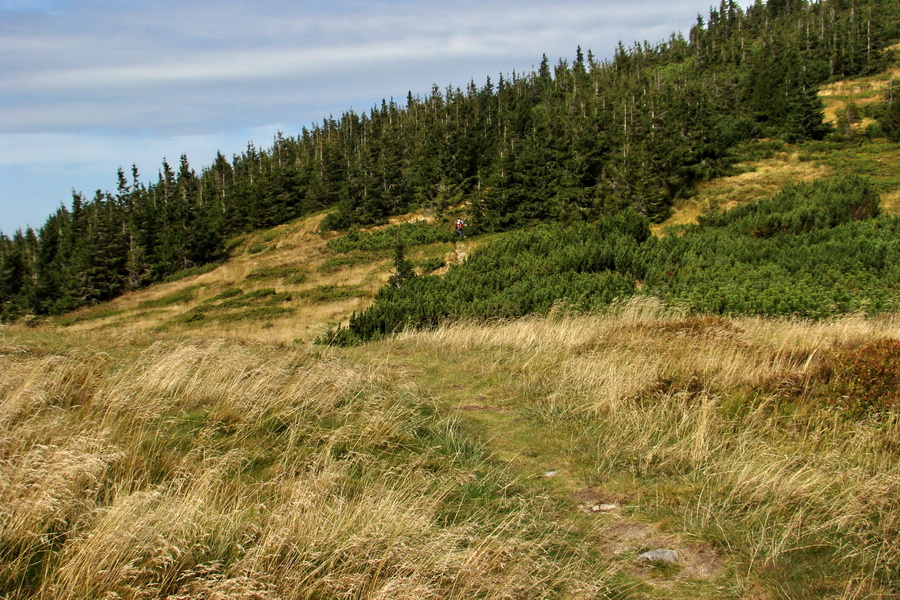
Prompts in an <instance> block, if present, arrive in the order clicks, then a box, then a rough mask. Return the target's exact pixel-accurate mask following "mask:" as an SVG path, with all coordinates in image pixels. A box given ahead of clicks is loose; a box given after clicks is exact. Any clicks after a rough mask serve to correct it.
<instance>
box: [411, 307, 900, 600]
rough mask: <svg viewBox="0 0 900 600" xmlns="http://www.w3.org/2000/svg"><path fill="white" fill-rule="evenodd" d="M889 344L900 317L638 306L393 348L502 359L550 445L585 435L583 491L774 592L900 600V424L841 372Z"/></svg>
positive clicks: (520, 403) (414, 337)
mask: <svg viewBox="0 0 900 600" xmlns="http://www.w3.org/2000/svg"><path fill="white" fill-rule="evenodd" d="M884 338H889V339H894V340H896V339H900V321H898V320H897V319H896V318H891V317H881V318H877V319H864V318H862V317H854V316H850V317H846V318H843V319H839V320H834V321H819V322H811V321H800V320H790V319H782V320H777V321H773V320H763V319H733V320H731V319H728V320H726V319H722V318H708V317H705V318H704V317H701V318H697V317H684V316H682V315H680V314H678V313H674V312H671V311H667V310H666V309H665V308H663V307H661V306H659V305H657V304H655V303H647V302H632V303H630V304H627V305H624V306H620V307H619V308H618V309H616V310H614V311H612V312H611V313H610V314H606V315H597V316H581V317H568V316H561V317H558V318H556V319H534V320H517V321H511V322H502V323H498V324H495V325H492V326H480V325H472V324H468V325H463V324H458V325H451V326H448V327H445V328H442V329H439V330H436V331H434V332H422V333H415V334H405V335H403V336H400V337H399V338H398V339H397V341H395V342H394V343H395V344H403V345H412V346H413V347H415V348H416V350H417V351H420V352H431V351H437V349H438V348H440V349H442V350H443V352H445V353H447V360H463V359H461V358H456V359H454V358H452V357H453V356H456V357H464V356H474V355H477V356H479V357H480V358H479V359H478V360H479V364H483V365H488V367H487V370H488V371H490V370H491V369H493V368H494V367H491V366H490V365H495V364H499V363H497V362H494V361H495V360H497V361H499V360H501V357H502V367H496V368H502V369H503V370H504V371H505V372H506V373H507V374H508V375H507V376H506V377H505V378H504V382H505V383H504V384H503V387H504V390H503V392H500V393H501V394H503V395H504V397H507V398H515V399H516V400H515V405H516V406H517V407H518V410H519V414H520V415H523V416H528V417H529V418H531V419H532V420H533V421H534V423H535V433H536V435H537V434H539V435H541V436H548V435H558V436H563V435H566V436H571V438H572V440H573V442H572V444H571V448H570V449H569V450H568V451H569V452H571V453H573V454H574V455H576V456H577V457H578V458H577V460H578V461H580V463H581V464H582V465H584V467H585V475H584V477H585V481H584V482H583V483H585V484H587V485H591V486H597V487H599V488H601V489H604V490H606V491H608V492H610V493H615V494H619V495H620V496H622V497H632V498H636V500H635V509H636V511H637V513H639V514H642V515H644V518H648V519H651V520H652V519H660V520H663V521H664V522H666V523H668V527H669V528H671V529H674V530H681V531H686V532H689V533H690V534H691V535H693V536H695V537H696V538H698V539H704V540H706V541H708V542H710V543H712V544H714V545H715V546H716V547H718V548H719V551H720V552H722V553H723V554H725V555H727V556H729V557H730V560H731V561H732V562H733V564H734V565H735V566H734V568H735V570H736V572H737V573H739V574H740V576H741V577H742V578H744V579H745V581H747V582H756V584H754V585H763V586H765V587H767V588H768V589H769V590H770V592H771V593H772V595H773V597H780V598H846V599H850V598H895V597H897V596H896V593H897V592H896V591H897V589H898V585H900V569H898V566H897V565H900V494H898V491H900V443H898V442H900V414H898V412H897V410H896V408H894V409H891V408H887V409H885V410H882V411H881V412H876V413H871V414H858V413H851V412H848V411H846V410H844V408H843V407H844V406H845V405H846V400H847V399H846V398H841V397H839V394H841V393H844V392H843V391H842V390H844V388H841V387H840V386H837V385H836V384H835V380H836V378H837V377H838V376H837V375H835V374H834V373H833V372H832V371H830V370H829V368H828V365H829V364H831V361H832V359H833V357H835V356H842V355H843V354H844V353H847V352H849V351H850V350H851V349H853V348H857V347H860V345H861V344H863V343H865V342H868V341H871V340H878V339H884ZM481 375H482V376H483V377H489V376H490V375H489V374H487V373H482V374H481ZM747 585H748V586H749V585H750V583H748V584H747ZM747 589H749V588H747Z"/></svg>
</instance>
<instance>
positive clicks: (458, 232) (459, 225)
mask: <svg viewBox="0 0 900 600" xmlns="http://www.w3.org/2000/svg"><path fill="white" fill-rule="evenodd" d="M465 226H466V223H465V221H463V220H462V219H457V220H456V237H462V236H463V227H465Z"/></svg>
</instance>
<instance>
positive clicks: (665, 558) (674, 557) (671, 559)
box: [637, 548, 679, 564]
mask: <svg viewBox="0 0 900 600" xmlns="http://www.w3.org/2000/svg"><path fill="white" fill-rule="evenodd" d="M637 560H638V562H643V563H666V564H676V563H678V561H679V557H678V552H677V551H676V550H669V549H668V548H657V549H655V550H650V551H648V552H644V553H643V554H641V555H640V556H638V557H637Z"/></svg>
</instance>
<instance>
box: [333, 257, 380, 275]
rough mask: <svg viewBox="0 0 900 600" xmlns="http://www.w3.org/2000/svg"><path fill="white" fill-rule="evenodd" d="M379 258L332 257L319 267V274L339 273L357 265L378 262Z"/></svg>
mask: <svg viewBox="0 0 900 600" xmlns="http://www.w3.org/2000/svg"><path fill="white" fill-rule="evenodd" d="M381 258H382V257H381V256H371V255H364V254H360V253H354V254H350V255H347V256H334V257H332V258H329V259H327V260H326V261H325V262H323V263H322V264H321V265H319V272H320V273H335V272H337V271H341V270H343V269H349V268H351V267H356V266H358V265H364V264H368V263H372V262H376V261H378V260H380V259H381Z"/></svg>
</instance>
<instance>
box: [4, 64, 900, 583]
mask: <svg viewBox="0 0 900 600" xmlns="http://www.w3.org/2000/svg"><path fill="white" fill-rule="evenodd" d="M872 81H876V79H873V80H872ZM877 81H881V80H877ZM856 83H859V85H856ZM856 83H854V82H844V83H842V84H835V86H834V89H835V90H838V89H840V90H842V92H841V94H837V93H834V94H831V95H830V96H828V95H827V94H826V97H828V98H838V96H840V97H841V98H842V100H841V101H842V102H846V99H847V98H848V97H851V95H852V94H856V93H860V94H871V93H873V92H871V89H869V88H865V86H863V85H862V83H864V82H863V80H859V81H858V82H856ZM871 85H872V86H875V87H876V88H877V85H876V84H871ZM864 88H865V89H864ZM878 89H883V88H877V89H876V91H875V92H874V93H881V92H878V91H877V90H878ZM854 90H862V91H859V92H857V91H854ZM826 91H827V90H826ZM839 109H840V107H838V108H837V109H835V113H834V114H837V111H838V110H839ZM742 151H743V152H744V156H743V160H742V162H740V163H739V165H738V166H739V171H740V173H736V174H735V175H733V176H731V177H728V178H722V179H719V180H715V181H711V182H708V183H706V184H703V185H702V186H700V187H699V188H698V189H697V190H696V194H695V195H694V197H693V198H692V199H691V200H689V201H686V202H685V203H684V204H683V205H682V206H681V207H679V210H678V211H676V213H675V215H674V216H673V218H672V220H671V221H670V222H669V223H667V224H666V225H672V224H679V223H687V222H693V221H694V220H695V219H696V217H697V216H698V215H700V214H702V213H704V212H706V211H707V210H709V209H712V208H725V207H731V206H736V205H738V204H744V203H746V202H748V201H750V200H759V199H761V198H767V197H770V196H772V195H773V193H774V192H776V191H778V190H779V189H781V188H782V187H783V186H784V185H785V184H786V183H789V182H796V181H797V180H814V179H819V178H822V177H824V176H827V175H841V174H846V173H850V172H852V173H860V174H863V175H866V176H867V177H869V178H870V180H871V181H872V182H873V184H874V185H875V187H876V188H877V190H878V191H879V193H880V196H881V199H882V209H883V210H885V211H887V212H889V213H890V212H893V213H895V214H897V213H898V212H900V211H898V207H900V179H898V177H900V176H898V173H900V151H898V147H897V144H888V143H886V142H884V141H882V140H879V139H867V138H865V137H862V136H861V133H860V137H856V138H854V137H853V136H850V137H849V138H848V139H846V140H843V141H840V140H833V141H829V142H820V143H809V144H804V145H784V144H778V145H774V144H772V143H771V142H765V141H762V142H756V143H754V144H752V145H749V146H747V147H745V148H743V150H742ZM429 217H430V215H427V214H419V215H415V216H411V217H407V218H406V219H405V220H410V219H428V218H429ZM321 218H322V215H318V216H315V217H311V218H307V219H301V220H297V221H294V222H291V223H289V224H286V225H282V226H279V227H276V228H274V229H271V230H266V231H259V232H255V233H252V234H246V235H243V236H240V237H238V238H235V239H233V240H231V242H230V243H229V258H228V260H227V261H226V262H224V263H222V264H220V265H215V266H213V267H212V268H208V269H204V270H203V271H202V272H185V273H181V274H179V276H178V277H177V278H175V279H173V280H171V281H169V282H167V283H164V284H160V285H156V286H153V287H152V288H149V289H146V290H143V291H141V292H137V293H133V294H129V295H126V296H123V297H121V298H118V299H116V300H115V301H113V302H110V303H107V304H102V305H98V306H95V307H92V308H88V309H82V310H80V311H77V312H74V313H70V314H67V315H64V316H62V317H59V318H56V319H54V320H52V321H47V322H43V323H34V324H32V326H26V325H24V324H20V325H16V326H2V327H0V365H2V367H3V368H2V370H0V440H2V442H0V598H4V599H7V598H8V599H9V600H24V599H26V598H28V599H38V598H39V599H41V600H56V599H75V598H79V599H80V598H105V599H108V600H112V599H114V598H128V599H132V598H133V599H138V598H141V599H143V598H167V599H170V600H176V599H188V598H215V599H219V600H224V599H235V600H237V599H275V598H285V599H286V598H304V599H312V598H371V599H375V598H385V599H386V598H409V599H413V598H415V599H419V598H435V599H438V598H440V599H443V598H459V599H469V598H521V599H532V598H585V599H586V598H621V599H656V598H659V599H661V598H685V599H686V598H692V599H701V600H705V599H713V598H716V599H722V598H724V599H739V598H740V599H757V600H769V599H772V600H774V599H796V598H801V599H802V598H808V599H820V598H841V599H847V600H849V599H857V598H858V599H862V598H898V597H900V568H898V565H900V496H898V493H897V491H898V490H900V418H898V415H900V379H898V373H900V320H898V318H897V317H896V316H894V315H880V316H868V317H867V316H864V315H862V314H858V315H850V316H843V317H839V318H835V319H829V320H823V321H817V322H816V321H805V320H800V319H789V318H784V319H763V318H723V317H710V316H698V315H690V314H686V313H682V312H679V311H677V310H675V309H672V308H669V307H665V306H662V305H661V304H660V303H659V302H657V301H655V300H653V299H652V298H650V299H648V298H641V299H635V300H633V301H630V302H629V303H625V304H621V303H620V304H614V305H613V306H612V307H611V308H609V309H607V310H605V311H603V312H597V313H594V314H587V315H571V314H563V313H562V312H559V313H551V314H550V315H549V316H548V317H545V318H533V317H532V318H524V319H519V320H514V321H496V322H492V323H484V322H481V323H471V322H470V323H467V322H461V323H455V324H450V325H445V326H442V327H439V328H437V329H434V330H432V331H428V332H406V333H402V334H400V335H397V336H395V337H391V338H388V339H384V340H381V341H379V342H375V343H370V344H367V345H363V346H357V347H352V348H333V347H325V346H314V345H312V344H311V343H310V342H311V341H312V340H313V339H314V338H315V337H317V336H318V335H320V334H321V333H322V332H323V331H324V330H325V329H326V328H328V327H329V326H332V325H334V324H336V323H338V322H345V321H346V320H347V319H348V317H349V316H350V314H351V313H352V312H354V311H356V312H359V311H360V310H362V309H364V308H365V307H367V306H369V305H370V304H371V302H372V298H373V297H374V294H375V292H376V290H378V289H379V288H380V287H381V286H382V285H384V283H385V282H386V281H388V278H389V277H390V276H391V273H392V269H393V260H392V249H391V248H388V247H385V246H383V245H382V246H377V245H373V246H372V247H371V248H368V249H364V250H361V249H349V250H348V249H346V248H341V247H340V246H338V245H336V244H335V243H334V242H332V240H333V239H336V238H335V234H322V233H320V232H319V231H318V222H319V220H320V219H321ZM392 231H393V230H392ZM670 231H671V230H670ZM656 232H657V233H658V234H660V235H665V234H666V231H665V228H664V227H661V228H659V229H658V230H657V231H656ZM495 240H496V238H493V237H490V236H479V237H476V238H471V239H465V240H463V241H461V242H456V243H454V242H453V241H443V240H439V241H436V242H431V243H426V244H421V245H409V246H408V247H407V252H406V257H407V258H408V259H409V260H410V261H411V263H412V265H413V266H414V267H415V268H416V269H417V270H418V271H419V272H426V271H427V272H436V273H441V272H442V270H446V268H447V265H450V264H453V263H455V262H460V261H463V260H465V258H466V256H467V255H468V254H470V253H471V252H473V251H474V250H475V249H476V247H478V246H489V245H490V244H492V243H494V241H495ZM329 242H332V243H331V244H330V245H329ZM442 265H443V266H442ZM661 548H662V549H669V550H675V551H677V553H678V561H677V562H675V563H671V564H669V563H665V562H660V561H649V562H648V561H644V560H641V559H639V556H640V555H641V554H642V553H643V552H645V551H648V550H654V549H661Z"/></svg>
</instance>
